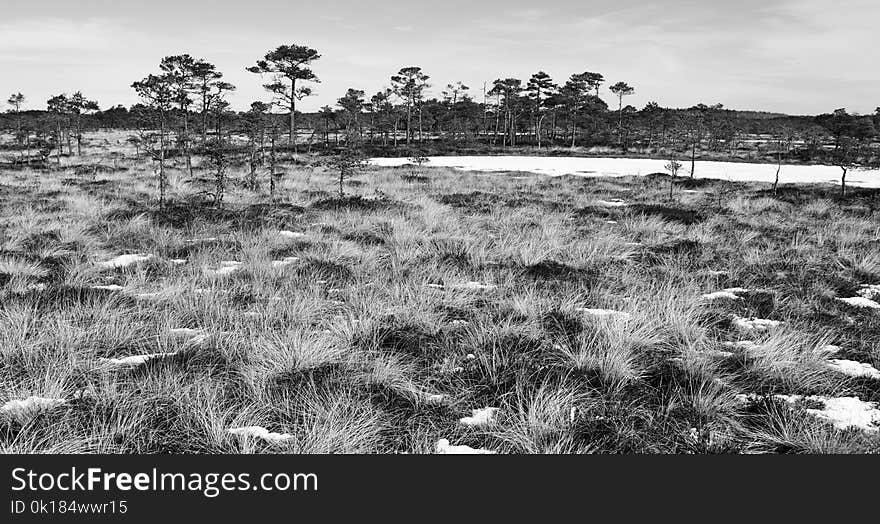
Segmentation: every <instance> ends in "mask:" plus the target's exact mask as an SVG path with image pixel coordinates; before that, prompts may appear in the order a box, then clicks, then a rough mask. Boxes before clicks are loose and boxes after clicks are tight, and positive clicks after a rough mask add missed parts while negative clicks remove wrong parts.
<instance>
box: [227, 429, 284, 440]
mask: <svg viewBox="0 0 880 524" xmlns="http://www.w3.org/2000/svg"><path fill="white" fill-rule="evenodd" d="M226 431H228V432H229V433H231V434H233V435H238V436H240V437H254V438H259V439H263V440H265V441H267V442H271V443H273V444H278V443H282V442H286V441H288V440H293V438H294V436H293V435H291V434H290V433H275V432H274V431H269V430H268V429H266V428H264V427H263V426H245V427H241V428H229V429H227V430H226Z"/></svg>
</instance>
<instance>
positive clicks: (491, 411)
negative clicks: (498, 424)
mask: <svg viewBox="0 0 880 524" xmlns="http://www.w3.org/2000/svg"><path fill="white" fill-rule="evenodd" d="M498 410H499V408H482V409H472V410H471V413H473V415H472V416H470V417H464V418H461V419H459V422H461V423H462V424H464V425H465V426H488V425H489V424H492V423H494V422H495V414H496V413H497V412H498Z"/></svg>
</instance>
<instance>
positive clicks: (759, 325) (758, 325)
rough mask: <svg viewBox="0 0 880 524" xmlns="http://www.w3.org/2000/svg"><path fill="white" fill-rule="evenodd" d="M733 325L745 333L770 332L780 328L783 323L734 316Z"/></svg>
mask: <svg viewBox="0 0 880 524" xmlns="http://www.w3.org/2000/svg"><path fill="white" fill-rule="evenodd" d="M733 324H734V325H735V326H736V327H738V328H740V329H743V330H745V331H769V330H770V329H772V328H775V327H779V325H780V324H782V322H780V321H778V320H768V319H766V318H742V317H739V316H734V317H733Z"/></svg>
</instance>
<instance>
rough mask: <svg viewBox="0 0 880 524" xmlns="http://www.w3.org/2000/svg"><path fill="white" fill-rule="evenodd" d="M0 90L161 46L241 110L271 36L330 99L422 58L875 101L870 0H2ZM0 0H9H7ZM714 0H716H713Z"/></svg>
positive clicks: (94, 68) (677, 98) (144, 55)
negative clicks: (208, 75)
mask: <svg viewBox="0 0 880 524" xmlns="http://www.w3.org/2000/svg"><path fill="white" fill-rule="evenodd" d="M3 4H4V9H3V15H4V16H3V17H2V18H0V95H2V96H3V98H2V100H5V99H6V98H7V96H8V95H7V93H13V92H19V91H20V92H22V93H24V94H25V96H26V97H27V98H28V103H27V104H26V106H25V107H26V108H29V109H43V108H45V101H46V100H47V99H48V98H50V97H51V96H53V95H56V94H58V93H61V92H67V93H71V92H74V91H78V90H79V91H82V92H83V93H84V94H85V95H86V96H87V97H89V98H92V99H96V100H97V101H98V102H99V103H100V105H101V107H102V108H106V107H109V106H113V105H116V104H123V105H126V106H129V105H131V104H133V103H135V102H137V96H136V94H135V93H134V92H133V91H132V89H131V88H130V85H131V83H132V82H133V81H135V80H139V79H141V78H143V77H144V76H146V75H147V74H149V73H154V72H157V71H158V64H159V61H160V59H161V58H162V57H163V56H166V55H172V54H182V53H189V54H191V55H193V56H195V57H200V58H204V59H206V60H208V61H209V62H212V63H214V64H216V65H217V66H218V68H219V70H220V71H222V72H224V73H225V77H224V79H225V80H227V81H229V82H232V83H233V84H235V85H236V86H237V87H238V90H237V91H236V92H235V93H234V94H233V95H232V96H231V97H230V98H229V100H230V102H231V103H232V105H233V107H234V108H236V109H245V108H247V106H249V105H250V103H251V102H252V101H254V100H264V101H266V100H268V95H267V94H266V93H265V92H264V91H263V89H262V87H261V85H262V83H263V81H262V80H261V79H260V77H259V75H255V74H253V73H248V72H247V71H245V68H246V67H247V66H250V65H253V64H254V62H255V61H256V60H257V59H259V58H261V57H262V56H263V55H264V54H265V53H266V52H267V51H268V50H270V49H272V48H275V47H277V46H278V45H281V44H301V45H308V46H309V47H313V48H315V49H317V50H318V51H319V52H320V53H321V54H322V58H321V59H320V60H318V61H317V62H315V63H314V65H313V69H314V71H315V73H316V74H317V75H318V77H319V79H320V80H321V82H320V83H319V84H316V85H314V86H313V87H314V91H315V93H316V95H315V96H313V97H311V98H309V99H307V100H306V101H304V102H303V103H302V104H301V106H300V107H301V109H303V110H306V111H310V110H315V109H317V108H319V107H321V106H323V105H331V106H332V105H335V103H336V100H337V99H338V98H339V97H341V96H342V95H343V94H344V93H345V91H346V89H348V88H350V87H353V88H357V89H362V90H364V91H366V92H367V96H368V97H369V96H370V95H371V94H373V93H375V92H377V91H379V90H380V89H382V88H383V87H385V86H387V85H388V84H389V77H390V76H391V75H393V74H394V73H396V72H397V71H398V70H399V69H400V68H402V67H406V66H414V65H415V66H420V67H422V69H423V70H424V72H425V73H427V74H428V75H429V76H430V77H431V79H430V80H429V84H431V85H432V88H431V90H430V91H429V95H435V96H439V94H440V92H441V91H442V90H443V88H444V87H445V86H446V85H447V84H448V83H451V82H455V81H462V82H464V83H465V84H466V85H468V86H470V87H471V90H470V94H471V95H472V96H473V97H474V98H475V99H476V100H477V101H481V100H482V88H483V83H484V82H488V83H489V85H490V86H491V82H492V80H494V79H496V78H508V77H517V78H522V79H523V80H525V79H527V78H528V77H529V76H531V74H533V73H535V72H536V71H539V70H543V71H546V72H547V73H549V74H550V75H551V76H552V77H553V79H554V80H556V81H557V82H559V83H562V82H563V81H564V80H565V79H566V78H567V77H568V76H569V75H571V74H572V73H580V72H584V71H596V72H599V73H602V74H603V75H605V78H606V79H607V80H608V83H607V84H606V85H605V86H603V89H602V92H601V96H602V97H603V98H604V99H605V100H606V101H607V102H609V104H612V101H613V95H612V94H611V93H610V92H609V91H608V89H607V87H608V86H609V85H611V84H612V83H615V82H617V81H625V82H627V83H629V84H630V85H632V86H633V87H635V94H634V95H633V96H631V97H629V98H628V99H627V100H626V102H627V103H630V104H632V105H634V106H636V107H642V106H644V105H645V104H646V103H647V102H649V101H655V102H657V103H659V104H660V105H661V106H666V107H689V106H692V105H695V104H697V103H701V102H702V103H706V104H714V103H722V104H724V105H725V107H728V108H733V109H744V110H745V109H749V110H759V111H772V112H782V113H788V114H817V113H823V112H830V111H832V110H834V109H836V108H839V107H846V108H847V109H849V110H850V111H853V112H859V113H872V112H873V111H874V109H875V108H876V107H878V106H880V89H878V85H880V53H878V52H877V48H878V46H880V35H878V33H877V29H876V24H877V20H880V2H878V1H877V0H837V1H836V2H828V1H827V0H738V1H724V2H720V1H717V0H716V1H709V0H651V1H645V0H544V1H542V2H535V1H534V0H531V1H522V0H503V1H502V0H472V1H462V0H443V1H439V2H438V1H436V0H434V1H430V2H427V1H422V0H409V1H407V2H401V1H400V0H371V1H364V0H360V1H358V0H323V1H321V2H311V3H308V4H306V3H305V2H296V1H291V0H247V1H236V2H230V1H228V0H215V1H207V0H190V1H183V0H150V1H149V2H143V1H139V2H133V1H130V0H78V1H76V2H72V1H70V0H40V1H33V0H28V1H23V0H3ZM10 4H11V5H10ZM716 4H717V5H716Z"/></svg>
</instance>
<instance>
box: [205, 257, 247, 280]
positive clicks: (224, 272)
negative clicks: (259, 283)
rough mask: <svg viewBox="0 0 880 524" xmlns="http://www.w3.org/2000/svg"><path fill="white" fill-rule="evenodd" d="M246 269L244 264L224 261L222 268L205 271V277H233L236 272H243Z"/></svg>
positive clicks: (221, 264)
mask: <svg viewBox="0 0 880 524" xmlns="http://www.w3.org/2000/svg"><path fill="white" fill-rule="evenodd" d="M243 267H244V264H242V263H241V262H236V261H235V260H224V261H222V262H220V267H218V268H217V269H205V275H207V276H209V277H225V276H228V275H231V274H233V273H235V272H238V271H241V269H242V268H243Z"/></svg>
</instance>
